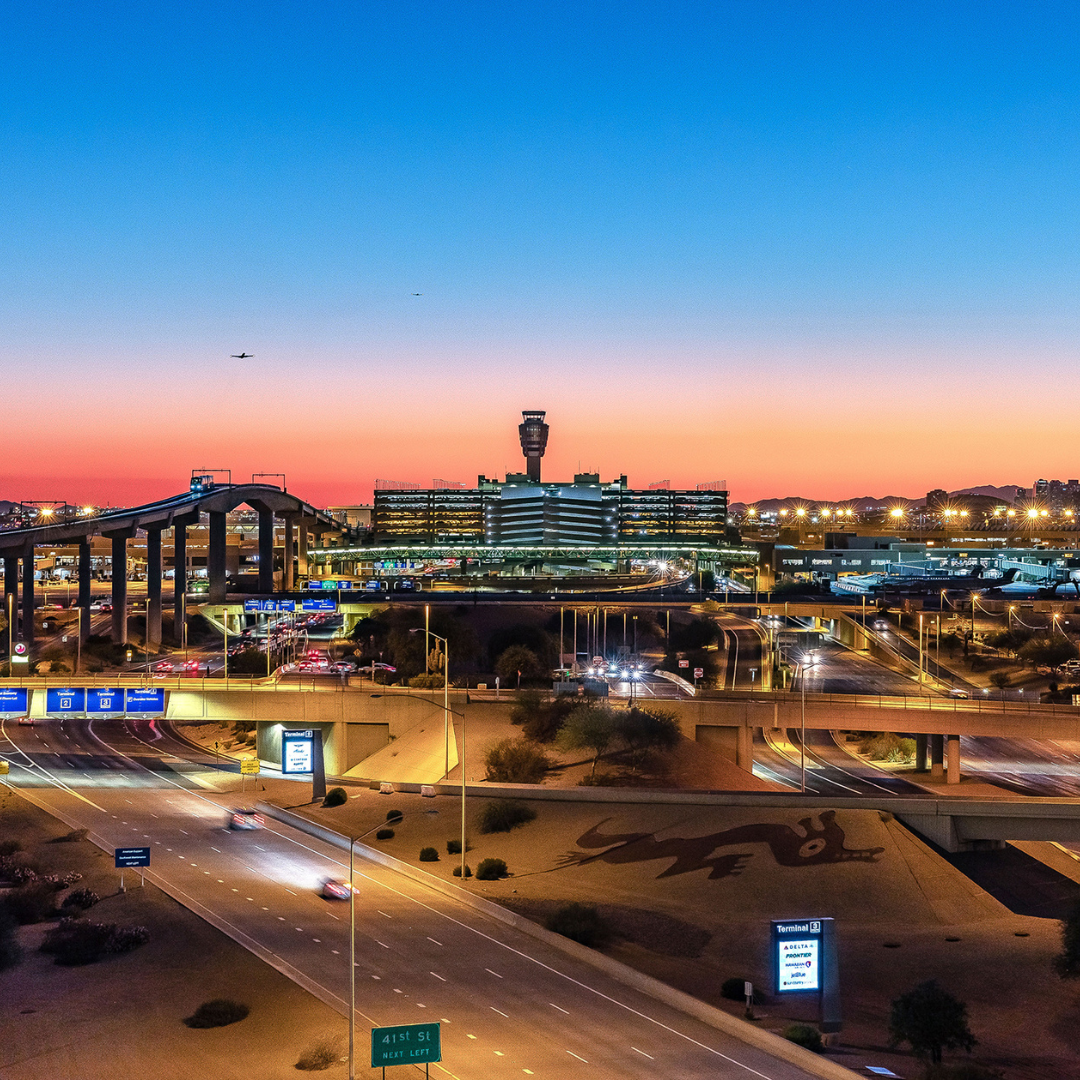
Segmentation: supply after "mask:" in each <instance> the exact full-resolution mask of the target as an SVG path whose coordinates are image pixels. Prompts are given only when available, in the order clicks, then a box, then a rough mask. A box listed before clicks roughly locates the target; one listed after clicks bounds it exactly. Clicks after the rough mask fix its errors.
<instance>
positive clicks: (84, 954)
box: [41, 918, 116, 967]
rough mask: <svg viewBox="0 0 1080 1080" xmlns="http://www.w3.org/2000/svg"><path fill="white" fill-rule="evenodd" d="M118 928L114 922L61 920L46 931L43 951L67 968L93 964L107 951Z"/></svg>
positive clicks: (42, 946)
mask: <svg viewBox="0 0 1080 1080" xmlns="http://www.w3.org/2000/svg"><path fill="white" fill-rule="evenodd" d="M115 930H116V927H115V926H113V925H112V924H111V923H93V922H80V921H77V920H75V919H73V918H67V919H61V920H60V922H59V923H58V924H57V925H56V926H54V927H53V928H52V929H51V930H49V931H47V932H46V934H45V938H44V940H43V941H42V943H41V951H42V952H43V953H51V954H52V955H53V956H55V957H56V963H58V964H63V965H64V966H66V967H77V966H79V965H82V964H92V963H93V962H94V961H95V960H98V959H100V958H101V956H102V955H103V954H104V953H105V952H106V951H108V945H109V940H110V939H111V937H112V935H113V932H114V931H115Z"/></svg>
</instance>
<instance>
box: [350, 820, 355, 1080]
mask: <svg viewBox="0 0 1080 1080" xmlns="http://www.w3.org/2000/svg"><path fill="white" fill-rule="evenodd" d="M355 852H356V837H355V836H351V837H349V1080H356V889H355V888H354V886H353V879H354V866H355Z"/></svg>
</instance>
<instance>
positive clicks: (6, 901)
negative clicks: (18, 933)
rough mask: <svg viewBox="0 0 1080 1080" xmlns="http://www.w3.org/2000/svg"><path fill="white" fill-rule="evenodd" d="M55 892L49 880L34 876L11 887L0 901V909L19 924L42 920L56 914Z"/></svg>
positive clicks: (25, 924) (26, 924)
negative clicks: (23, 882) (41, 879)
mask: <svg viewBox="0 0 1080 1080" xmlns="http://www.w3.org/2000/svg"><path fill="white" fill-rule="evenodd" d="M55 892H56V890H55V889H54V888H53V886H52V885H51V884H50V883H49V882H46V881H40V880H38V879H37V878H36V876H35V878H33V879H31V880H30V881H27V882H26V883H25V884H23V885H19V886H18V887H17V888H14V889H12V890H11V891H10V892H9V893H8V894H7V896H5V897H4V898H3V900H2V901H0V910H3V911H5V912H7V914H8V915H10V916H11V918H12V919H14V920H15V922H17V923H18V924H19V925H20V926H28V925H30V924H31V923H39V922H43V921H44V920H45V919H48V918H51V917H52V916H53V915H55V914H56V902H55V900H54V899H53V894H54V893H55Z"/></svg>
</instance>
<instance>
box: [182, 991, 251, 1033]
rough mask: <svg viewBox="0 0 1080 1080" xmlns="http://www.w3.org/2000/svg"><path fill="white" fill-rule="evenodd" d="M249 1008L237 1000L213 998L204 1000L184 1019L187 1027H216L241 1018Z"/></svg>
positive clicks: (232, 1022)
mask: <svg viewBox="0 0 1080 1080" xmlns="http://www.w3.org/2000/svg"><path fill="white" fill-rule="evenodd" d="M249 1012H251V1010H250V1009H249V1008H248V1007H247V1006H246V1005H244V1004H243V1003H242V1002H239V1001H230V1000H229V998H214V1000H213V1001H204V1002H203V1003H202V1004H201V1005H200V1006H199V1007H198V1008H197V1009H196V1010H195V1011H194V1012H193V1013H192V1014H191V1015H190V1016H188V1017H186V1018H185V1019H184V1023H185V1024H187V1026H188V1027H189V1028H216V1027H225V1026H226V1025H228V1024H235V1023H238V1022H239V1021H240V1020H243V1019H244V1017H245V1016H247V1014H248V1013H249Z"/></svg>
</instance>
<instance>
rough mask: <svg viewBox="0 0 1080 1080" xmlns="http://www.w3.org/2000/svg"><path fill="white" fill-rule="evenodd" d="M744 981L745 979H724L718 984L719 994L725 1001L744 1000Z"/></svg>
mask: <svg viewBox="0 0 1080 1080" xmlns="http://www.w3.org/2000/svg"><path fill="white" fill-rule="evenodd" d="M745 982H746V980H745V979H735V978H731V979H725V980H724V981H723V982H722V983H721V984H720V996H721V997H722V998H724V1000H725V1001H745V1000H746V994H745V993H743V991H744V990H745V989H746V987H745V986H744V985H743V984H744V983H745ZM755 996H756V995H755Z"/></svg>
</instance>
